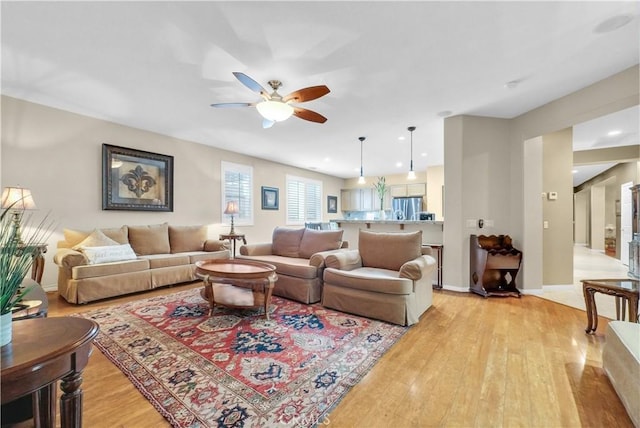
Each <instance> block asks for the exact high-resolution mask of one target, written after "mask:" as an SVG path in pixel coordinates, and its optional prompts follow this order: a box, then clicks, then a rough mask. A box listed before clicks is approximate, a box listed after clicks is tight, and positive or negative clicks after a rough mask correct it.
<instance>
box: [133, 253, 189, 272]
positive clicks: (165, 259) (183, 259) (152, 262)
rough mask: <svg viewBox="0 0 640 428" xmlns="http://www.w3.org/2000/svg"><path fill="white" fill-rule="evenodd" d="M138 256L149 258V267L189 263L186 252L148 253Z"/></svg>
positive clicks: (155, 267)
mask: <svg viewBox="0 0 640 428" xmlns="http://www.w3.org/2000/svg"><path fill="white" fill-rule="evenodd" d="M140 258H141V259H145V260H149V267H150V268H151V269H158V268H165V267H171V266H182V265H188V264H190V259H189V256H188V255H186V254H148V255H145V256H140Z"/></svg>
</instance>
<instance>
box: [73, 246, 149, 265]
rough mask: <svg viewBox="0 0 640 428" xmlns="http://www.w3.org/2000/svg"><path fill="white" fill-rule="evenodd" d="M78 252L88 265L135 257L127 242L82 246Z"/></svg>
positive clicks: (133, 258)
mask: <svg viewBox="0 0 640 428" xmlns="http://www.w3.org/2000/svg"><path fill="white" fill-rule="evenodd" d="M80 252H82V253H83V254H84V256H85V257H86V258H87V260H88V262H89V264H90V265H95V264H99V263H109V262H120V261H124V260H135V259H136V255H135V253H134V252H133V249H132V248H131V245H129V244H122V245H119V244H116V245H108V246H102V247H82V248H80Z"/></svg>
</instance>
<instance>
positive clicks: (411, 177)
mask: <svg viewBox="0 0 640 428" xmlns="http://www.w3.org/2000/svg"><path fill="white" fill-rule="evenodd" d="M407 130H408V131H409V132H410V133H411V164H410V165H411V166H410V167H409V174H408V175H407V179H408V180H415V179H416V173H415V172H414V171H413V131H415V130H416V127H415V126H410V127H408V128H407Z"/></svg>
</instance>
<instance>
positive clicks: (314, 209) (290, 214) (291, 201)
mask: <svg viewBox="0 0 640 428" xmlns="http://www.w3.org/2000/svg"><path fill="white" fill-rule="evenodd" d="M311 221H315V222H319V221H322V182H321V181H318V180H310V179H308V178H302V177H295V176H293V175H287V224H292V225H293V224H304V223H305V222H311Z"/></svg>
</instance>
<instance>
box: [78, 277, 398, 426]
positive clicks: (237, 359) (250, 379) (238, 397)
mask: <svg viewBox="0 0 640 428" xmlns="http://www.w3.org/2000/svg"><path fill="white" fill-rule="evenodd" d="M270 311H271V313H270V317H271V320H266V319H265V316H264V311H263V310H232V309H225V308H221V307H216V310H215V312H214V314H213V316H211V317H209V315H208V312H209V305H208V303H207V302H205V301H204V300H203V299H202V298H201V297H200V294H199V290H197V289H192V290H187V291H182V292H178V293H175V294H171V295H167V296H160V297H153V298H149V299H144V300H139V301H136V302H132V303H128V304H125V305H121V306H114V307H109V308H104V309H99V310H95V311H91V312H85V313H82V314H77V316H82V317H85V318H89V319H92V320H94V321H96V322H97V323H98V324H100V333H99V335H98V337H97V339H96V341H95V342H94V343H95V344H96V346H97V347H98V348H99V349H100V350H101V351H102V352H103V353H104V354H105V355H106V356H107V358H109V359H110V360H111V361H112V362H113V363H114V364H115V365H116V366H118V368H120V370H122V372H123V373H124V374H125V375H127V377H128V378H129V379H130V380H131V382H133V384H134V385H135V386H136V388H138V389H139V390H140V391H141V392H142V394H144V396H145V397H146V398H147V399H148V400H149V401H150V402H151V403H152V404H153V405H154V407H155V408H156V409H158V411H159V412H160V413H161V414H162V415H163V416H164V417H165V418H166V419H167V420H168V421H169V423H171V425H172V426H175V427H271V426H276V425H279V424H282V425H288V426H297V427H306V426H315V425H317V424H320V423H322V422H323V421H324V418H325V417H326V415H327V414H328V413H329V411H330V410H331V409H332V408H333V407H334V406H335V405H336V404H337V403H338V402H339V401H340V399H341V398H342V397H343V396H344V395H345V394H346V393H347V392H348V391H349V389H350V388H351V387H352V386H354V385H355V384H356V383H358V382H359V381H360V379H362V377H363V376H364V375H365V374H366V373H367V372H368V371H369V369H370V368H371V367H372V366H373V365H374V364H375V362H376V361H377V360H378V359H379V358H380V357H381V356H382V355H383V354H384V353H385V352H386V351H387V350H388V349H389V348H390V347H391V346H392V345H393V344H394V343H395V342H396V341H397V340H398V339H400V337H401V336H402V335H403V334H404V332H405V331H406V330H407V329H406V328H405V327H400V326H396V325H391V324H387V323H383V322H380V321H374V320H370V319H367V318H362V317H358V316H355V315H349V314H344V313H341V312H337V311H333V310H330V309H325V308H323V307H322V306H320V305H318V304H315V305H304V304H301V303H296V302H292V301H289V300H285V299H281V298H278V297H274V298H273V300H272V303H271V307H270Z"/></svg>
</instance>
